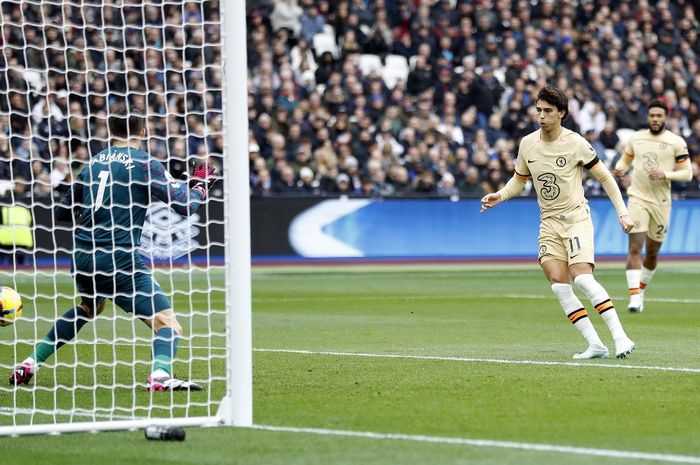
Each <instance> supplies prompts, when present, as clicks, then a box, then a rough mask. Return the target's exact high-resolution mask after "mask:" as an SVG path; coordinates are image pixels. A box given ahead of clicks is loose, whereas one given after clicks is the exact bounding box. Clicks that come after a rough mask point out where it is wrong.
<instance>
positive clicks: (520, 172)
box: [481, 151, 530, 212]
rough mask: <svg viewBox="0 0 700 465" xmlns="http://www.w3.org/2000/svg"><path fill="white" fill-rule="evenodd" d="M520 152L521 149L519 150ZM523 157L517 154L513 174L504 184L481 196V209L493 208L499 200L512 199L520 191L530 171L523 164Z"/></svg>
mask: <svg viewBox="0 0 700 465" xmlns="http://www.w3.org/2000/svg"><path fill="white" fill-rule="evenodd" d="M520 153H522V151H521V152H520ZM524 160H525V157H524V156H522V155H521V156H518V159H517V160H516V162H515V174H514V175H513V177H512V178H510V179H509V180H508V182H507V183H506V185H505V186H503V188H502V189H500V190H499V191H498V192H494V193H491V194H486V195H485V196H483V197H482V198H481V211H482V212H485V211H486V210H488V209H489V208H493V207H495V206H496V205H498V204H499V203H501V202H505V201H506V200H508V199H512V198H513V197H515V196H516V195H518V194H519V193H520V191H522V190H523V188H524V187H525V183H527V178H529V177H530V171H529V170H528V169H527V166H526V165H525V161H524Z"/></svg>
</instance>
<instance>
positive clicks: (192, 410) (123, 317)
mask: <svg viewBox="0 0 700 465" xmlns="http://www.w3.org/2000/svg"><path fill="white" fill-rule="evenodd" d="M243 3H244V2H243V1H242V0H241V1H240V2H239V1H235V2H231V6H228V5H227V6H226V9H225V8H224V5H223V2H219V1H214V0H204V1H183V0H146V1H140V0H139V1H135V0H106V1H102V0H99V1H98V0H61V1H59V0H21V1H20V0H2V1H0V32H1V34H0V41H1V42H2V52H1V54H0V130H2V131H4V133H3V134H2V135H1V136H0V208H2V213H3V216H2V221H3V222H2V224H1V225H0V253H1V255H0V259H2V262H0V285H1V286H8V287H12V288H14V289H15V290H17V291H18V293H19V294H20V295H21V297H22V301H23V304H24V314H23V317H22V318H19V319H17V320H16V321H14V323H13V324H11V325H8V326H4V327H0V376H2V378H0V399H2V401H1V402H0V435H7V434H24V433H30V434H31V433H45V432H63V431H82V430H109V429H123V428H137V427H144V426H147V425H151V424H171V425H180V426H183V425H204V424H208V425H213V424H221V423H228V424H230V423H231V415H230V414H229V413H227V412H226V411H222V409H224V410H225V409H231V408H235V405H233V404H235V402H236V401H232V400H231V394H232V392H234V391H236V389H235V386H232V382H231V380H232V378H233V377H234V376H233V375H232V369H233V368H235V367H234V366H233V365H235V362H232V360H233V359H234V356H233V353H232V352H233V351H232V347H231V343H230V341H231V340H234V339H236V338H235V335H233V334H232V331H235V330H236V324H237V323H236V322H237V321H238V322H239V326H240V322H243V325H244V324H245V323H246V318H245V311H246V309H245V308H243V309H240V308H239V309H238V311H241V312H243V314H244V317H243V318H242V319H241V318H238V319H236V317H235V311H234V310H233V306H234V305H235V303H236V301H233V302H232V300H231V299H232V295H234V294H235V292H232V291H231V289H230V286H228V284H227V283H229V284H230V281H231V276H233V274H232V273H230V272H229V270H228V268H229V267H227V266H225V265H227V264H229V265H230V264H231V263H234V262H235V260H237V259H239V260H240V259H241V256H240V254H241V251H243V253H244V252H245V248H243V249H240V248H239V249H237V250H234V254H237V255H238V256H236V255H233V256H232V252H231V251H232V248H231V246H230V244H229V241H231V240H236V235H235V234H234V235H233V236H232V235H231V233H230V232H231V229H230V226H229V225H230V224H231V223H233V222H235V220H232V218H231V216H230V213H229V212H231V211H233V210H235V209H234V208H232V202H233V199H235V198H236V195H237V194H236V193H235V192H232V191H231V188H230V186H232V185H234V180H233V179H228V180H227V179H226V177H227V175H228V174H230V173H232V172H233V170H235V169H236V168H237V165H236V163H238V164H240V162H239V161H232V160H231V159H230V158H228V159H227V157H225V156H224V155H226V152H227V150H225V147H226V146H227V143H228V142H227V140H230V138H229V137H227V136H226V131H227V130H228V129H226V128H227V126H229V127H230V126H231V124H227V122H226V118H225V117H224V111H225V110H226V108H227V107H229V108H231V102H230V96H231V95H232V94H231V92H229V91H227V90H226V89H225V86H224V75H225V69H224V66H225V65H226V66H231V65H229V64H226V60H227V58H226V57H225V56H224V48H225V47H224V42H225V41H229V40H231V39H230V38H226V33H225V31H224V30H223V23H222V21H221V18H222V17H225V16H226V13H229V11H230V13H229V15H231V16H234V15H238V16H239V17H240V16H241V15H242V14H243V8H244V7H243ZM220 9H221V10H223V11H220ZM227 10H228V11H227ZM242 21H244V19H243V20H242ZM242 21H240V20H238V24H237V25H235V27H237V28H240V27H241V26H243V29H244V28H245V27H244V25H243V22H242ZM242 37H243V38H244V37H245V32H243V36H242ZM237 40H240V37H239V38H238V39H237ZM243 49H245V47H243ZM243 53H245V51H243ZM242 56H243V60H244V58H245V55H242ZM233 66H235V64H233ZM238 66H240V63H239V64H238ZM230 69H233V68H230ZM239 69H240V68H239ZM239 73H240V72H239ZM240 74H241V76H242V80H243V81H245V72H243V73H240ZM227 94H228V95H229V101H228V103H226V100H227V97H226V95H227ZM244 98H245V96H243V99H244ZM243 99H241V100H243ZM123 105H126V106H127V107H128V108H136V109H138V110H139V111H140V112H141V114H142V115H143V116H144V117H145V122H146V124H145V125H146V137H145V140H143V141H142V143H141V147H140V149H141V150H143V151H146V152H148V153H149V154H150V157H151V158H152V159H153V158H155V159H157V160H159V161H160V162H161V163H162V165H163V167H164V169H165V173H164V174H165V175H166V177H167V179H168V180H169V181H171V182H172V183H173V184H182V183H186V181H182V180H180V179H185V178H186V177H187V175H188V170H189V168H190V166H191V164H192V163H193V162H199V163H202V162H208V163H212V164H213V165H215V166H216V167H217V168H218V169H219V170H220V171H221V172H223V178H224V179H223V180H220V181H218V182H217V183H216V184H214V186H213V188H212V189H211V190H210V191H209V192H208V195H207V199H206V201H205V203H204V204H203V205H202V206H201V207H200V208H199V209H198V210H196V213H193V214H191V215H189V216H188V215H186V214H184V215H182V214H180V213H177V212H176V211H175V210H174V209H173V208H172V206H173V205H172V204H173V203H175V202H176V201H175V200H174V199H171V200H170V201H168V202H162V201H159V200H156V199H155V197H154V196H151V199H150V205H148V208H147V209H148V213H147V217H146V221H145V224H144V226H143V231H142V239H141V244H140V250H139V252H140V255H141V256H142V257H143V262H144V264H145V266H146V267H147V268H149V270H150V272H151V273H152V275H153V278H154V279H155V281H156V282H157V283H158V284H159V285H160V286H161V287H162V289H163V291H164V294H165V296H166V297H167V299H168V300H169V301H170V304H171V306H172V308H173V309H174V313H175V315H176V316H177V320H178V321H179V323H180V325H181V326H182V329H183V331H182V335H181V336H180V338H179V344H178V349H177V353H176V356H175V358H174V359H173V363H172V372H173V375H174V376H175V377H177V378H178V379H183V380H190V381H192V382H196V383H198V384H200V385H202V386H203V390H201V391H190V390H185V391H171V390H168V391H165V392H151V391H149V390H148V389H147V384H146V378H147V376H149V374H150V373H151V371H152V367H153V365H152V363H153V359H154V353H153V351H154V349H153V347H154V345H153V341H154V337H155V336H154V333H153V331H151V329H149V327H148V326H147V325H146V324H144V322H143V321H142V320H141V319H140V318H139V317H138V315H134V314H133V313H129V312H125V311H123V310H122V309H121V308H119V307H118V306H117V305H115V304H114V303H113V302H112V300H107V305H106V307H105V309H104V311H103V313H102V314H101V315H99V316H97V317H96V318H94V319H93V320H91V321H89V322H88V323H87V324H85V326H84V327H82V329H81V330H80V331H79V332H78V333H77V335H76V336H75V338H74V339H73V340H72V341H70V342H68V343H66V344H65V345H63V346H62V347H60V348H59V349H58V350H57V351H56V352H55V353H53V354H52V355H50V356H49V357H48V358H47V359H46V361H45V362H43V363H42V364H41V365H40V366H39V368H38V370H36V373H35V375H34V376H33V377H32V379H31V380H30V381H29V383H28V384H26V385H25V384H19V385H17V386H15V385H14V383H12V382H9V383H8V379H9V378H10V374H11V373H12V370H13V368H14V367H15V366H17V365H18V364H21V363H22V362H23V361H24V360H26V358H27V357H28V356H30V354H33V351H34V350H35V348H36V347H37V345H38V344H39V343H41V341H42V340H43V339H44V337H45V336H46V334H47V332H49V331H50V330H51V329H52V327H53V326H54V323H55V322H56V320H57V319H58V318H60V317H62V315H64V314H65V312H66V311H68V310H70V309H72V308H73V307H75V306H76V304H77V303H79V302H80V291H79V289H78V288H77V287H76V284H75V281H74V279H73V276H72V275H71V254H72V252H73V243H74V242H73V241H74V233H75V226H74V225H73V224H71V223H63V222H60V221H58V220H57V219H56V218H55V216H54V208H55V207H56V206H57V205H58V204H59V202H60V201H61V198H62V197H63V196H64V195H65V193H66V192H67V191H69V189H70V186H71V185H72V184H73V182H74V181H75V180H76V179H77V178H78V176H79V175H80V173H81V172H82V170H83V169H84V168H85V167H86V166H88V165H89V164H90V160H91V158H92V157H93V156H94V155H95V154H97V153H99V152H100V151H102V150H104V149H106V148H108V147H109V146H110V144H111V143H112V138H111V137H112V134H111V132H110V129H109V125H108V120H109V118H110V116H111V115H113V114H114V113H115V112H116V111H117V110H118V109H119V108H120V107H122V106H123ZM239 106H240V105H239ZM233 107H235V105H233ZM234 124H235V123H234ZM240 124H241V125H243V126H244V127H245V120H243V121H242V122H241V123H240ZM239 132H240V131H239ZM244 134H245V133H244ZM238 135H240V133H239V134H238ZM242 153H244V152H242ZM245 158H246V160H247V157H245ZM246 163H247V161H246ZM243 166H244V167H245V169H246V170H245V174H240V175H238V174H237V175H236V176H238V178H239V179H240V177H241V176H243V177H244V180H245V176H247V165H243ZM238 171H241V172H242V171H244V170H238ZM245 189H246V190H245V191H244V192H246V193H247V182H246V183H245ZM111 192H112V194H114V191H111ZM115 195H116V194H115ZM99 196H100V193H99V192H98V194H97V197H99ZM133 201H134V202H136V200H133ZM190 201H191V200H187V202H190ZM247 201H248V199H247V195H246V196H245V202H247ZM115 205H116V203H115ZM125 207H126V209H128V208H129V207H130V205H126V206H125ZM27 212H28V213H29V214H30V215H31V223H27V222H26V221H25V220H22V218H25V219H26V218H27V216H26V213H27ZM243 212H244V213H247V212H246V211H245V209H244V210H243ZM112 215H113V216H114V215H115V213H112ZM17 218H20V220H17ZM242 225H243V226H244V227H245V226H247V225H248V223H246V222H245V221H243V222H242ZM27 231H29V232H30V233H29V234H27ZM115 236H116V234H114V235H113V236H112V237H115ZM8 237H9V238H10V239H8ZM242 237H243V238H244V239H245V234H243V236H242ZM108 249H109V248H108ZM117 249H118V247H117ZM248 255H249V249H248ZM248 258H249V256H248ZM245 270H246V268H245V266H244V267H243V271H244V272H245ZM243 276H244V277H245V275H243ZM248 278H249V268H248ZM92 279H98V278H95V277H93V278H92ZM244 291H245V287H244ZM126 297H128V296H126ZM239 302H242V303H243V306H244V307H245V303H246V301H245V298H244V299H243V300H242V301H241V300H240V299H239ZM247 311H248V314H249V312H250V309H249V302H248V309H247ZM232 315H233V316H232ZM72 324H76V323H75V322H73V323H72ZM238 330H241V329H240V328H238ZM248 330H249V329H248ZM242 331H243V340H246V338H245V328H243V329H242ZM243 372H244V373H245V367H244V368H243ZM243 378H245V376H243ZM242 382H246V380H245V379H243V380H242ZM243 392H246V389H245V388H244V389H243ZM249 400H250V399H244V400H243V402H244V403H245V402H249ZM248 407H249V406H245V408H248ZM234 423H235V422H234Z"/></svg>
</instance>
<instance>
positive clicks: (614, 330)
mask: <svg viewBox="0 0 700 465" xmlns="http://www.w3.org/2000/svg"><path fill="white" fill-rule="evenodd" d="M574 282H575V283H576V285H577V286H578V288H579V289H581V290H582V291H583V293H584V294H586V297H588V299H589V300H590V301H591V303H592V304H593V307H595V309H596V310H597V311H598V313H599V314H600V316H601V317H602V318H603V321H604V322H605V324H606V325H608V329H609V330H610V333H611V334H612V337H613V339H615V340H616V341H617V340H619V339H625V338H627V334H625V330H624V329H622V323H620V319H619V318H618V316H617V312H616V311H615V307H614V306H613V303H612V301H611V300H610V296H609V295H608V292H607V291H606V290H605V288H604V287H603V286H601V285H600V283H599V282H598V281H596V280H595V278H594V277H593V275H592V274H580V275H578V276H576V277H575V278H574Z"/></svg>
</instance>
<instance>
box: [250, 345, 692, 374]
mask: <svg viewBox="0 0 700 465" xmlns="http://www.w3.org/2000/svg"><path fill="white" fill-rule="evenodd" d="M253 351H254V352H272V353H283V354H303V355H329V356H336V357H365V358H387V359H407V360H434V361H445V362H466V363H500V364H504V365H544V366H567V367H589V368H620V369H626V370H650V371H670V372H679V373H700V368H682V367H663V366H653V365H617V364H614V363H582V362H550V361H545V360H510V359H501V358H467V357H445V356H439V355H402V354H370V353H362V352H331V351H314V350H300V349H253Z"/></svg>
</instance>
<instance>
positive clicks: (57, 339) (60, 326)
mask: <svg viewBox="0 0 700 465" xmlns="http://www.w3.org/2000/svg"><path fill="white" fill-rule="evenodd" d="M89 320H90V317H89V316H88V314H87V313H85V311H84V310H83V309H82V308H80V307H74V308H71V309H70V310H68V311H67V312H66V313H64V314H63V316H62V317H61V318H59V319H58V320H56V323H55V324H54V327H53V328H51V331H49V332H48V334H47V335H46V337H44V340H43V341H41V342H40V343H39V345H37V346H36V348H35V349H34V353H33V354H32V355H31V356H30V358H31V359H33V360H34V361H35V362H36V364H37V365H40V364H42V363H44V362H45V361H46V359H47V358H49V357H50V356H51V355H52V354H53V353H54V352H56V350H57V349H59V348H60V347H61V346H62V345H63V344H65V343H66V342H68V341H70V340H72V339H73V338H74V337H75V335H76V334H78V331H80V329H81V328H82V327H83V326H85V323H87V322H88V321H89Z"/></svg>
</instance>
